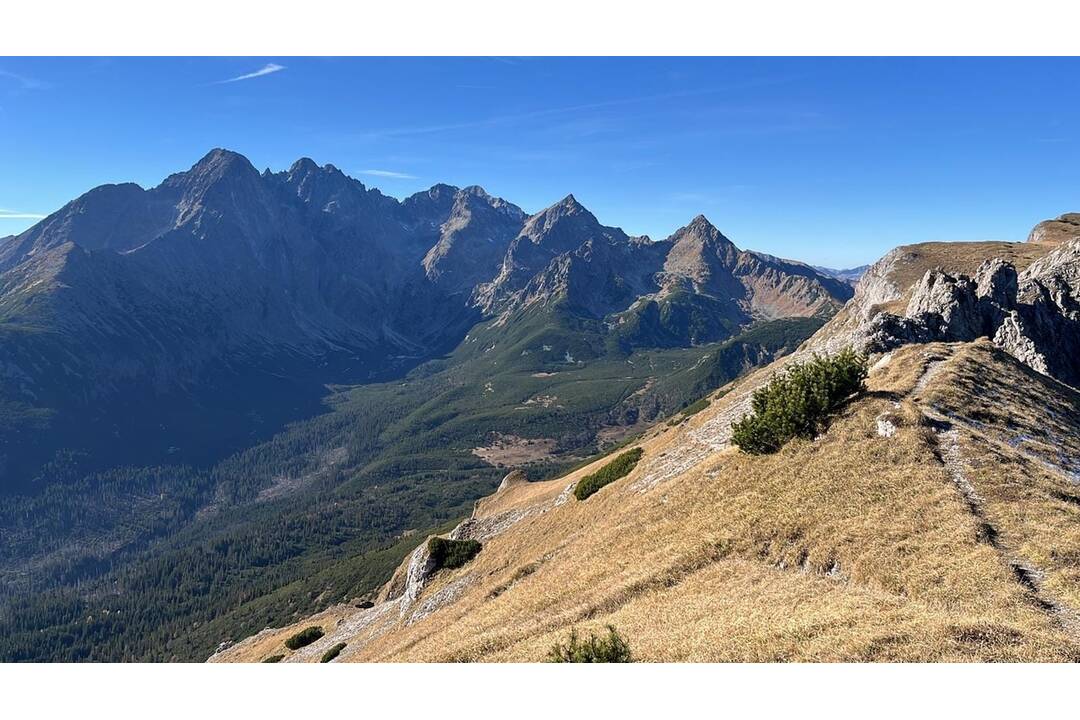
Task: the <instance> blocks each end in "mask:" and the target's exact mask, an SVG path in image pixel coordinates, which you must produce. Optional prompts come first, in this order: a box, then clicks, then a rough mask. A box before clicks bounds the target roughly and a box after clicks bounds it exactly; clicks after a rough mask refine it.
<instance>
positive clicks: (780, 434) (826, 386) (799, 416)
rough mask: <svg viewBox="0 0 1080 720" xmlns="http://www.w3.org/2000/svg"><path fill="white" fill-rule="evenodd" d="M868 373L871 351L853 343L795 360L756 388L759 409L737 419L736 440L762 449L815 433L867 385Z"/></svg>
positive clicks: (755, 450) (753, 450)
mask: <svg viewBox="0 0 1080 720" xmlns="http://www.w3.org/2000/svg"><path fill="white" fill-rule="evenodd" d="M866 374H867V359H866V356H865V355H861V354H859V353H857V352H855V351H854V350H852V349H850V348H848V349H847V350H844V351H842V352H840V353H837V354H836V355H833V356H831V357H824V356H819V355H815V356H814V358H813V359H812V360H810V361H808V362H804V363H795V364H793V365H791V366H789V367H788V368H787V369H786V370H785V371H784V372H782V373H780V374H779V375H777V376H776V377H774V378H773V379H772V380H771V381H769V383H768V384H767V385H765V386H764V387H762V388H759V389H757V390H755V391H754V395H753V397H752V398H751V401H750V404H751V408H752V409H753V414H752V415H747V416H745V417H743V418H742V419H741V420H739V421H738V422H735V423H732V425H731V430H732V435H731V439H732V442H734V443H735V444H736V445H738V446H739V448H740V449H741V450H742V451H743V452H747V453H750V454H752V455H762V454H766V453H774V452H776V451H777V450H779V449H780V448H781V447H783V446H784V444H785V443H786V442H787V441H788V440H791V439H792V438H796V437H800V438H808V439H809V438H813V437H814V436H816V435H817V434H819V433H820V432H821V431H823V430H824V429H825V427H826V426H827V425H828V420H829V417H830V415H832V414H833V413H834V412H835V411H836V409H837V408H838V407H839V406H840V405H841V404H842V403H843V402H844V401H845V400H847V399H848V398H850V397H851V396H852V395H854V394H856V393H859V392H862V391H863V390H864V389H865V380H866Z"/></svg>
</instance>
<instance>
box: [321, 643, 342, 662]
mask: <svg viewBox="0 0 1080 720" xmlns="http://www.w3.org/2000/svg"><path fill="white" fill-rule="evenodd" d="M345 645H346V643H338V644H337V645H335V646H334V647H332V648H330V649H329V650H327V651H326V652H324V653H323V656H322V658H321V659H320V660H319V662H321V663H328V662H330V661H331V660H333V659H334V658H336V657H337V656H338V655H340V654H341V651H342V650H344V649H345Z"/></svg>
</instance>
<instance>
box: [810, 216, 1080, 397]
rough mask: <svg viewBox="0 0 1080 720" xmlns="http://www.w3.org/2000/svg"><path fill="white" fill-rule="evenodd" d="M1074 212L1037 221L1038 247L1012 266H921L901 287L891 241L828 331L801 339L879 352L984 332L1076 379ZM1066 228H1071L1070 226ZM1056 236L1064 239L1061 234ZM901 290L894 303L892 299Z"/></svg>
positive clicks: (1035, 365)
mask: <svg viewBox="0 0 1080 720" xmlns="http://www.w3.org/2000/svg"><path fill="white" fill-rule="evenodd" d="M1078 221H1080V215H1075V214H1072V215H1063V216H1061V217H1060V218H1058V219H1057V220H1053V221H1047V222H1045V223H1041V224H1040V225H1038V226H1037V227H1036V228H1035V230H1033V231H1032V234H1031V242H1035V243H1040V244H1043V245H1046V246H1048V249H1047V250H1046V252H1045V254H1044V255H1042V256H1041V257H1039V258H1038V259H1036V260H1034V261H1033V262H1031V264H1030V265H1028V266H1027V267H1026V268H1024V269H1023V270H1022V271H1020V272H1018V271H1017V268H1016V267H1015V266H1014V265H1013V264H1012V263H1011V262H1008V261H1006V260H1004V259H1002V258H1001V257H989V258H987V259H985V260H984V261H983V262H982V264H981V265H979V267H978V269H977V270H976V271H975V272H974V273H973V274H972V275H970V276H969V275H966V274H964V273H960V272H949V271H947V270H944V269H942V268H941V267H934V268H930V269H927V270H926V271H925V272H924V273H923V275H922V276H921V277H920V278H919V280H918V281H917V282H915V284H914V285H913V286H911V287H910V288H909V289H907V290H904V289H902V288H901V287H899V286H898V285H897V284H896V283H895V281H894V276H895V275H896V272H895V267H894V266H895V265H896V263H897V262H898V260H899V259H900V258H901V257H902V256H903V254H904V249H903V248H898V249H897V250H894V251H893V252H891V253H889V254H888V255H886V256H885V257H884V258H882V260H881V261H879V262H878V263H877V264H875V265H874V266H873V267H872V268H871V269H870V270H869V271H868V272H867V273H866V275H865V276H864V278H863V280H862V282H861V284H860V286H859V288H858V290H857V291H856V294H855V298H854V300H853V301H852V303H851V304H850V305H849V306H848V307H847V308H846V309H845V313H844V317H838V318H837V319H836V323H835V327H833V328H831V329H830V330H831V332H824V333H822V334H821V337H818V338H815V339H814V341H812V342H811V343H809V346H810V348H811V349H814V350H818V351H826V352H828V351H831V350H833V349H836V348H837V347H840V346H842V345H853V346H855V347H856V348H857V349H859V350H861V351H863V352H868V353H883V352H887V351H889V350H892V349H894V348H897V347H899V346H901V345H907V344H911V343H928V342H938V341H940V342H969V341H972V340H976V339H978V338H989V339H991V340H992V341H993V342H994V344H995V345H997V346H998V347H999V348H1001V349H1002V350H1004V351H1005V352H1007V353H1009V354H1010V355H1012V356H1013V357H1015V358H1016V359H1018V360H1019V361H1021V362H1022V363H1024V364H1025V365H1027V366H1029V367H1031V368H1032V369H1033V370H1036V371H1038V372H1040V373H1043V374H1045V375H1050V376H1052V377H1054V378H1056V379H1058V380H1060V381H1062V382H1065V383H1068V384H1070V385H1073V386H1078V385H1080V236H1070V235H1069V233H1074V235H1076V233H1080V225H1076V224H1075V223H1076V222H1078ZM1070 228H1071V229H1070ZM1063 238H1064V239H1063ZM905 296H907V298H908V300H907V304H906V306H905V307H903V309H902V310H899V311H898V310H897V309H895V308H896V305H897V304H898V303H900V302H902V301H903V298H904V297H905Z"/></svg>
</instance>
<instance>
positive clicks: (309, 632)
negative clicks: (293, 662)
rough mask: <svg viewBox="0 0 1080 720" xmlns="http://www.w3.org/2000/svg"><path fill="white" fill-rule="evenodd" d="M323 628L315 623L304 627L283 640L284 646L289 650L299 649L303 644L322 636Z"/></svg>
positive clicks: (308, 643)
mask: <svg viewBox="0 0 1080 720" xmlns="http://www.w3.org/2000/svg"><path fill="white" fill-rule="evenodd" d="M323 634H324V633H323V629H322V628H321V627H319V626H317V625H312V626H311V627H307V628H304V629H303V630H301V631H300V632H298V633H296V634H295V635H293V636H292V637H291V638H289V639H288V640H286V641H285V647H287V648H289V649H290V650H299V649H300V648H302V647H304V646H305V645H310V644H311V643H313V642H315V641H316V640H318V639H319V638H321V637H322V636H323Z"/></svg>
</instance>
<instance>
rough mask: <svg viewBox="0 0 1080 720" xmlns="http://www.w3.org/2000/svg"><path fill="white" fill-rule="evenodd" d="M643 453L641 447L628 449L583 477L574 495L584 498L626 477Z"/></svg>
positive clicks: (580, 498)
mask: <svg viewBox="0 0 1080 720" xmlns="http://www.w3.org/2000/svg"><path fill="white" fill-rule="evenodd" d="M642 454H643V451H642V449H641V448H639V447H636V448H634V449H633V450H627V451H626V452H624V453H622V454H621V455H619V456H618V457H616V458H615V459H614V460H612V461H611V462H609V463H608V464H607V465H605V466H604V467H602V468H600V469H599V470H597V471H596V472H593V473H589V474H588V475H586V476H585V477H583V478H581V480H579V481H578V484H577V486H576V487H575V488H574V497H576V498H577V499H578V500H584V499H585V498H587V497H589V496H590V495H592V494H593V493H594V492H596V491H597V490H599V489H600V488H602V487H604V486H605V485H607V484H609V483H613V482H615V481H616V480H618V479H619V478H621V477H625V476H626V475H628V474H629V473H630V471H631V470H633V469H634V466H635V465H637V464H638V460H640V459H641V456H642Z"/></svg>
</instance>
